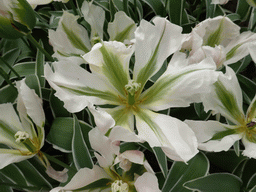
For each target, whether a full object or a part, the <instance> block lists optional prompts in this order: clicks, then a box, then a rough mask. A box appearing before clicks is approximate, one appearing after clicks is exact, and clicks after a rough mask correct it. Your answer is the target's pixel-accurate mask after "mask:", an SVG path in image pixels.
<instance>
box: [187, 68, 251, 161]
mask: <svg viewBox="0 0 256 192" xmlns="http://www.w3.org/2000/svg"><path fill="white" fill-rule="evenodd" d="M203 104H204V107H205V110H206V111H208V110H212V112H213V113H214V114H218V113H219V114H221V115H222V116H224V117H226V119H227V120H228V122H229V124H225V123H220V122H218V121H213V120H211V121H192V120H186V121H185V122H186V123H187V124H188V125H189V126H190V127H191V128H192V129H193V130H194V132H195V134H196V136H197V139H198V142H199V149H202V150H205V151H214V152H219V151H227V150H228V149H230V147H231V146H232V145H233V144H234V143H235V142H236V141H238V140H240V139H241V140H242V142H243V144H244V147H245V150H243V155H245V156H248V157H250V158H251V157H252V158H256V143H255V141H256V96H255V97H254V99H253V100H252V102H251V104H250V106H249V107H248V109H247V112H246V114H245V113H244V111H243V97H242V90H241V88H240V86H239V83H238V80H237V78H236V75H235V73H234V71H233V70H232V69H231V68H230V67H226V74H221V75H220V76H219V79H218V81H217V82H216V83H214V84H213V85H212V93H211V94H209V95H206V96H205V99H204V100H203Z"/></svg>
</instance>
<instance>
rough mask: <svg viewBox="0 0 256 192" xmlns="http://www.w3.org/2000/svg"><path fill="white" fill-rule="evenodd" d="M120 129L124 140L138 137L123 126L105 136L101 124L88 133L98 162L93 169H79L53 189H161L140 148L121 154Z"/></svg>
mask: <svg viewBox="0 0 256 192" xmlns="http://www.w3.org/2000/svg"><path fill="white" fill-rule="evenodd" d="M94 112H96V111H94ZM98 113H99V112H98ZM105 125H106V124H105ZM107 127H108V126H107ZM120 129H123V134H122V136H121V137H123V138H124V140H127V138H129V139H130V138H131V137H133V138H134V139H135V140H136V136H135V134H133V135H131V134H130V132H129V131H128V130H126V129H124V128H122V127H114V128H112V131H111V133H110V135H109V137H106V136H105V135H104V132H102V131H101V130H100V129H99V128H98V127H96V128H94V129H92V130H91V131H90V132H89V140H90V144H91V146H92V148H93V149H94V150H95V153H94V154H95V157H96V158H97V160H98V163H99V165H94V166H93V168H92V169H89V168H82V169H80V170H78V172H77V173H76V174H75V176H74V177H73V178H72V179H71V181H70V182H69V183H68V184H67V185H66V186H64V187H56V188H54V189H52V190H51V192H59V191H90V190H96V191H112V192H118V191H119V192H120V191H122V192H129V191H138V192H143V191H152V192H160V190H159V188H158V182H157V178H156V176H155V175H154V172H153V170H152V168H151V167H150V165H149V164H148V162H147V161H146V160H145V158H144V154H143V153H142V152H141V151H137V150H128V151H125V152H123V153H119V150H120V147H119V143H120V141H119V139H118V137H119V136H120V134H119V133H120ZM129 139H128V140H129Z"/></svg>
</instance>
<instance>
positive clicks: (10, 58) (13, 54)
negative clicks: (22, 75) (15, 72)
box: [0, 48, 20, 85]
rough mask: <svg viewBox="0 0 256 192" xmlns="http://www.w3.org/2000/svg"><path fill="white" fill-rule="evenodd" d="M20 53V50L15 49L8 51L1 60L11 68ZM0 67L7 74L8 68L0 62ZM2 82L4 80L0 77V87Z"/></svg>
mask: <svg viewBox="0 0 256 192" xmlns="http://www.w3.org/2000/svg"><path fill="white" fill-rule="evenodd" d="M19 53H20V49H19V48H15V49H12V50H10V51H8V52H7V53H6V54H4V55H3V56H2V58H3V59H4V60H5V61H6V62H7V63H8V64H9V65H10V66H13V64H14V63H15V61H16V60H17V58H18V56H19ZM0 66H1V68H2V69H3V70H4V71H5V73H6V74H9V72H10V69H9V68H8V66H6V65H5V64H4V62H2V61H0ZM3 82H4V78H3V77H2V76H0V85H2V83H3Z"/></svg>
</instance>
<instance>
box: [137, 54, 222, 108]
mask: <svg viewBox="0 0 256 192" xmlns="http://www.w3.org/2000/svg"><path fill="white" fill-rule="evenodd" d="M184 55H185V54H183V53H179V54H175V55H174V56H173V59H172V60H171V62H170V64H169V66H168V68H167V70H166V72H165V73H164V74H163V75H162V76H161V77H160V78H159V79H158V80H157V81H156V82H155V84H154V85H153V86H152V87H150V88H149V89H148V90H146V91H145V92H144V93H142V95H141V97H140V98H139V100H140V101H141V104H142V105H143V106H144V107H146V108H148V109H151V110H154V111H158V110H164V109H167V108H170V107H186V106H189V104H190V103H192V102H201V100H200V94H204V93H208V92H210V88H209V86H210V85H212V84H213V83H214V82H215V81H216V80H217V77H218V72H216V71H214V69H215V67H216V66H215V63H214V62H213V60H212V59H210V58H207V59H205V60H203V61H202V62H200V63H198V64H193V65H187V66H186V65H185V66H183V64H184V63H186V59H185V60H183V59H184V57H183V56H184Z"/></svg>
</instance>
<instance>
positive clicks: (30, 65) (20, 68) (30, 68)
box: [10, 62, 35, 79]
mask: <svg viewBox="0 0 256 192" xmlns="http://www.w3.org/2000/svg"><path fill="white" fill-rule="evenodd" d="M13 69H14V70H15V71H16V72H17V73H18V74H19V75H20V76H21V77H23V76H28V75H32V74H35V62H24V63H17V64H15V65H14V66H13ZM13 78H16V75H15V74H14V73H13V72H11V74H10V79H13Z"/></svg>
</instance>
